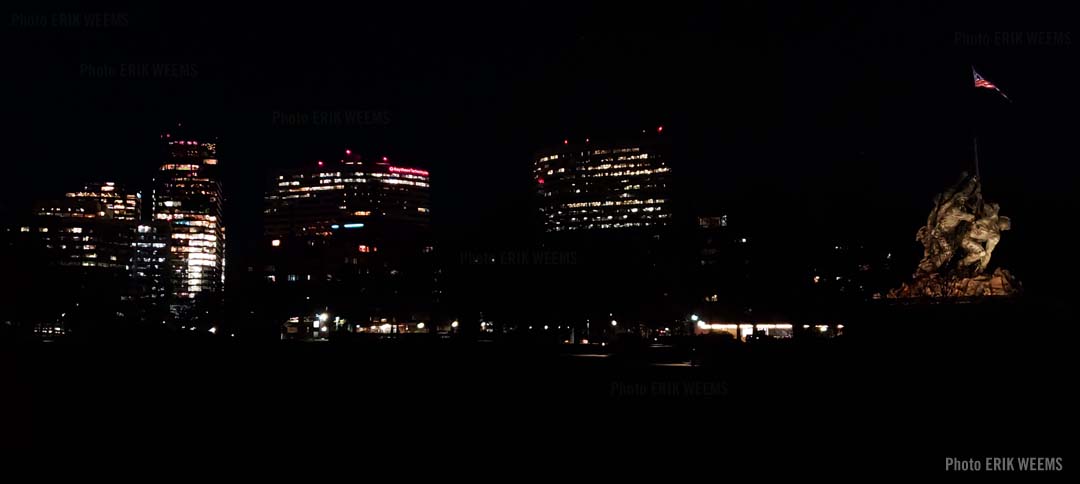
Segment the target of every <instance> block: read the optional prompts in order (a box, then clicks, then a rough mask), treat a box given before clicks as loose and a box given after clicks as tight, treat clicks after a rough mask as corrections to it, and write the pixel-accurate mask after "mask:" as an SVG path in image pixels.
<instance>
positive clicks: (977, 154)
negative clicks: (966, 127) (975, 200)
mask: <svg viewBox="0 0 1080 484" xmlns="http://www.w3.org/2000/svg"><path fill="white" fill-rule="evenodd" d="M971 139H972V140H973V141H974V142H975V143H974V144H975V180H977V181H978V182H979V185H982V175H981V174H979V137H978V136H972V137H971Z"/></svg>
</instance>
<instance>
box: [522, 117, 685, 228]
mask: <svg viewBox="0 0 1080 484" xmlns="http://www.w3.org/2000/svg"><path fill="white" fill-rule="evenodd" d="M662 131H663V129H662V128H660V129H658V130H657V134H656V135H655V136H648V137H646V136H642V137H641V138H638V139H636V140H633V141H627V142H600V141H597V140H590V139H584V140H580V141H574V142H571V140H564V141H563V144H561V145H559V146H557V147H554V148H551V149H548V150H545V151H543V152H541V153H540V154H538V155H537V157H536V160H535V163H534V167H533V182H534V183H535V184H536V185H535V186H536V190H537V193H538V194H539V197H540V212H541V216H542V218H543V224H544V230H545V231H546V232H549V233H550V232H570V231H582V230H609V229H627V228H648V227H660V226H666V225H668V224H669V223H670V222H671V207H670V203H669V202H670V196H669V189H670V172H671V169H670V167H669V166H668V160H667V154H666V153H667V150H666V149H665V146H666V145H665V144H664V143H663V142H662V141H663V140H662V138H661V136H660V134H661V132H662Z"/></svg>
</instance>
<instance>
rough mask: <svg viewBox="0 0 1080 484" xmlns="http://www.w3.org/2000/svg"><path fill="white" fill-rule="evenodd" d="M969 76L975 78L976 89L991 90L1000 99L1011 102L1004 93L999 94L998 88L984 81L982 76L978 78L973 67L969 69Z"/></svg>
mask: <svg viewBox="0 0 1080 484" xmlns="http://www.w3.org/2000/svg"><path fill="white" fill-rule="evenodd" d="M971 74H972V75H974V76H975V87H976V88H979V87H981V88H984V89H993V90H995V91H997V93H998V94H1001V97H1003V98H1005V99H1006V100H1009V101H1012V100H1011V99H1009V96H1006V95H1005V93H1003V92H1001V89H998V87H997V86H995V85H994V83H992V82H990V81H988V80H986V78H984V77H983V76H980V75H979V73H978V72H975V68H974V67H972V68H971Z"/></svg>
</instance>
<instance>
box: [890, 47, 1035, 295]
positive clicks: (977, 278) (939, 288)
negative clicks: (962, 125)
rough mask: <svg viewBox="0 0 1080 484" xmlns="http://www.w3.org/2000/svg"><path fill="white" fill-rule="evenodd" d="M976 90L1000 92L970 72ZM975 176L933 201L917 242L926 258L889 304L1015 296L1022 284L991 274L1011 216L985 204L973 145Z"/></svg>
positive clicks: (1009, 276)
mask: <svg viewBox="0 0 1080 484" xmlns="http://www.w3.org/2000/svg"><path fill="white" fill-rule="evenodd" d="M971 75H972V77H973V79H974V82H975V88H976V89H988V90H992V91H995V92H997V93H998V94H1000V95H1001V97H1002V98H1004V99H1005V100H1007V101H1009V102H1012V101H1011V100H1010V99H1009V97H1008V96H1006V95H1005V93H1004V92H1002V91H1001V89H998V87H997V86H995V85H994V84H993V83H991V82H990V81H988V80H987V79H986V78H984V77H982V76H981V75H979V73H978V72H976V71H975V67H974V66H972V67H971ZM974 141H975V142H974V148H975V149H974V154H975V175H968V173H967V172H964V173H963V175H962V176H961V177H960V181H959V182H958V183H957V184H956V185H954V186H953V187H952V188H950V189H948V190H946V191H945V192H944V193H941V194H939V195H938V196H937V198H935V199H934V209H933V210H931V211H930V216H929V217H927V219H926V226H925V227H922V228H920V229H919V232H918V233H917V234H916V235H915V239H916V240H918V241H919V242H921V243H922V245H923V258H922V261H920V262H919V267H918V269H916V270H915V275H914V277H913V280H912V281H911V282H909V283H905V284H904V285H903V286H901V287H900V288H899V289H893V290H891V291H889V293H888V298H890V299H911V298H977V297H983V296H1015V295H1018V294H1020V290H1021V288H1020V283H1019V282H1018V281H1017V280H1016V278H1014V277H1013V275H1012V274H1010V273H1009V271H1007V270H1005V269H1001V268H997V269H994V271H993V272H990V273H987V266H988V265H989V264H990V255H991V254H993V252H994V247H997V244H998V242H1000V241H1001V233H1002V232H1005V231H1007V230H1009V229H1010V228H1011V223H1010V220H1009V217H1003V216H1001V215H999V214H998V209H999V207H998V205H997V204H996V203H991V202H987V201H985V200H983V196H982V179H981V177H980V176H979V144H978V140H977V139H976V140H974Z"/></svg>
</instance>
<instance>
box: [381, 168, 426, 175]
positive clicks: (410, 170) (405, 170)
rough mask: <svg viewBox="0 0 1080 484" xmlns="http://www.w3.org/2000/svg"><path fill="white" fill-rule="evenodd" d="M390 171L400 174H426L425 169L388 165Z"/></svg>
mask: <svg viewBox="0 0 1080 484" xmlns="http://www.w3.org/2000/svg"><path fill="white" fill-rule="evenodd" d="M390 173H401V174H402V175H420V176H428V172H427V171H426V170H417V169H416V168H398V167H396V166H391V167H390Z"/></svg>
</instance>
